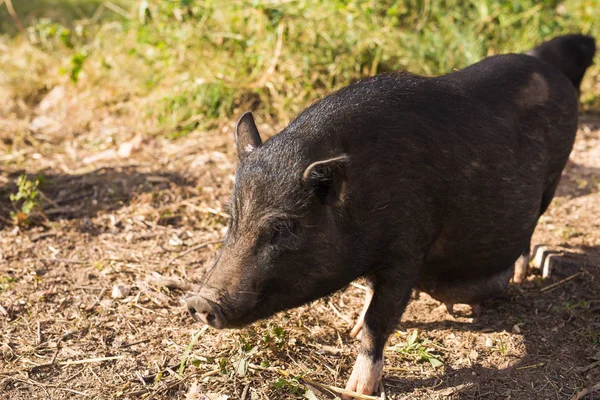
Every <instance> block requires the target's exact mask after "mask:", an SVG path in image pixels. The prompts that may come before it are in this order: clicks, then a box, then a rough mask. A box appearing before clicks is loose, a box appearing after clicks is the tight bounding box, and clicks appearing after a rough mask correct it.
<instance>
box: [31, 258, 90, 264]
mask: <svg viewBox="0 0 600 400" xmlns="http://www.w3.org/2000/svg"><path fill="white" fill-rule="evenodd" d="M28 260H37V261H41V262H54V263H63V264H79V265H81V264H85V263H86V262H85V261H79V260H71V259H68V258H29V259H25V260H23V261H28Z"/></svg>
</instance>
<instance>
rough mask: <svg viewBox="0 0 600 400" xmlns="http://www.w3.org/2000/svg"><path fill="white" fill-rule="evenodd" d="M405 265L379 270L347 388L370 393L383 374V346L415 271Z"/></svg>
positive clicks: (404, 301)
mask: <svg viewBox="0 0 600 400" xmlns="http://www.w3.org/2000/svg"><path fill="white" fill-rule="evenodd" d="M399 268H401V267H399ZM413 272H414V274H411V273H410V272H409V271H407V270H406V269H400V270H399V271H398V270H380V271H379V272H378V273H377V275H376V276H375V281H374V286H373V298H372V300H371V303H370V305H369V308H368V309H367V312H366V314H365V317H364V324H363V327H362V340H361V345H360V350H359V354H358V358H357V359H356V363H355V364H354V368H353V369H352V374H351V375H350V379H349V380H348V383H347V384H346V389H347V390H352V391H355V392H358V393H360V394H372V393H373V392H374V391H375V390H376V388H377V387H378V385H379V382H380V381H381V376H382V374H383V348H384V346H385V343H386V342H387V339H388V337H389V335H390V334H391V333H392V331H393V330H394V327H395V326H396V324H397V323H398V321H399V320H400V317H401V316H402V313H403V312H404V308H405V307H406V304H407V303H408V301H409V299H410V295H411V290H412V287H413V285H414V284H415V281H416V277H417V273H416V271H413Z"/></svg>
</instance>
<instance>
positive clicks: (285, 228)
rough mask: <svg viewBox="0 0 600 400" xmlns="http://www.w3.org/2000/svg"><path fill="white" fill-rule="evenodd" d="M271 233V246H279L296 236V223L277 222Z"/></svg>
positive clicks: (289, 221)
mask: <svg viewBox="0 0 600 400" xmlns="http://www.w3.org/2000/svg"><path fill="white" fill-rule="evenodd" d="M271 232H272V236H271V244H274V245H276V244H280V243H282V242H284V241H287V240H288V239H290V238H292V237H295V236H296V235H295V233H296V223H295V222H294V221H292V220H289V219H285V220H280V221H277V222H275V224H274V225H273V228H272V231H271Z"/></svg>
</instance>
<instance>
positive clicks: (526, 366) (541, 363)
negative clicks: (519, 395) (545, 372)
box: [516, 362, 546, 371]
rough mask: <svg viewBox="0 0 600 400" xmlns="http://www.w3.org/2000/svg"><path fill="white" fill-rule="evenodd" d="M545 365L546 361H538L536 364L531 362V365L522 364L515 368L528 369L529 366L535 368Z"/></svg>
mask: <svg viewBox="0 0 600 400" xmlns="http://www.w3.org/2000/svg"><path fill="white" fill-rule="evenodd" d="M544 365H546V363H543V362H540V363H536V364H531V365H524V366H522V367H517V368H516V370H517V371H519V370H522V369H529V368H537V367H542V366H544Z"/></svg>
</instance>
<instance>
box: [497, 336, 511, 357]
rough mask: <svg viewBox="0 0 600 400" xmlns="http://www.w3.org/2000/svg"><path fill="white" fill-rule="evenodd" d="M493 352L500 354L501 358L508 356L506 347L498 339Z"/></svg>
mask: <svg viewBox="0 0 600 400" xmlns="http://www.w3.org/2000/svg"><path fill="white" fill-rule="evenodd" d="M494 350H495V351H497V352H498V353H500V354H502V355H503V356H505V355H507V354H508V347H507V346H506V343H504V341H503V340H502V339H498V344H497V345H496V347H494Z"/></svg>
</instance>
